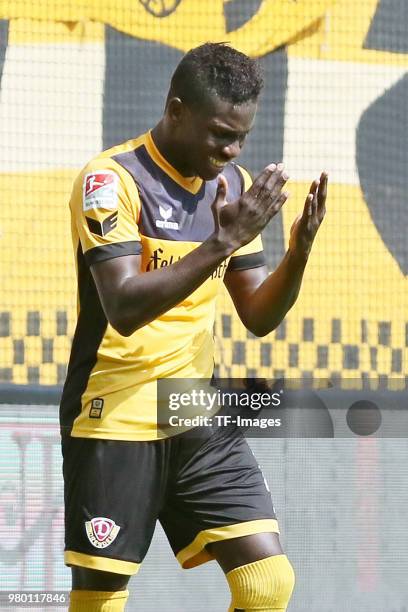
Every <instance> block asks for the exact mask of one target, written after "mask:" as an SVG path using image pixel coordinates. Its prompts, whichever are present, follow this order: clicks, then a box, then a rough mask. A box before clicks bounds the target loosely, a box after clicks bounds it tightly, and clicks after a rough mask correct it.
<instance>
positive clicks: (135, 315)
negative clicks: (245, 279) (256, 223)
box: [110, 237, 231, 336]
mask: <svg viewBox="0 0 408 612" xmlns="http://www.w3.org/2000/svg"><path fill="white" fill-rule="evenodd" d="M229 255H231V249H230V247H228V246H227V245H225V244H224V243H221V242H220V241H219V240H217V239H216V238H214V237H211V238H209V239H208V240H207V241H205V242H204V243H203V244H201V245H200V246H199V247H197V248H196V249H195V250H194V251H192V252H191V253H189V254H188V255H186V256H185V257H183V258H182V259H180V260H179V261H177V262H176V263H174V264H172V265H170V266H166V267H164V268H160V269H159V270H153V271H151V272H146V273H143V274H139V275H137V276H132V277H130V278H128V279H126V281H125V282H124V283H123V284H122V286H121V288H120V290H119V291H117V292H116V296H115V298H114V299H115V303H114V306H113V307H111V308H110V310H111V312H112V313H113V315H112V316H111V317H110V322H111V324H112V325H113V327H114V328H115V329H116V330H117V331H118V332H119V333H120V334H122V335H124V336H129V335H130V334H132V333H133V332H134V331H136V330H137V329H139V328H140V327H143V325H146V324H147V323H150V322H151V321H153V320H154V319H156V318H157V317H159V316H160V315H161V314H163V313H164V312H166V311H168V310H170V309H171V308H173V307H174V306H176V305H177V304H179V303H180V302H181V301H182V300H184V299H185V298H186V297H188V296H189V295H190V294H191V293H193V291H195V290H196V289H197V288H198V287H199V286H200V285H202V284H203V282H205V281H206V280H207V278H209V276H211V274H212V273H213V272H214V271H215V270H216V269H217V267H218V266H219V265H220V264H221V263H222V262H223V261H224V260H225V259H226V258H227V257H229Z"/></svg>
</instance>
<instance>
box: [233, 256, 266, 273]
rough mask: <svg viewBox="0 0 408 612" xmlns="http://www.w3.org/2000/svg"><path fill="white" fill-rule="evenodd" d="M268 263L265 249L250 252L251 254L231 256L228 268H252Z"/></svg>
mask: <svg viewBox="0 0 408 612" xmlns="http://www.w3.org/2000/svg"><path fill="white" fill-rule="evenodd" d="M265 265H266V259H265V254H264V252H263V251H259V253H250V254H249V255H237V257H231V259H230V261H229V264H228V270H229V271H231V270H250V269H251V268H260V267H261V266H265Z"/></svg>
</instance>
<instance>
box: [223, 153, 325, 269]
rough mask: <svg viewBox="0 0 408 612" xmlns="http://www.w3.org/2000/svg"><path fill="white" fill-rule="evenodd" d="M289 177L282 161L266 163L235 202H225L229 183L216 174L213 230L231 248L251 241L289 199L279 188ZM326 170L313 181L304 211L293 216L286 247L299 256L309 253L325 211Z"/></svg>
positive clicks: (233, 248)
mask: <svg viewBox="0 0 408 612" xmlns="http://www.w3.org/2000/svg"><path fill="white" fill-rule="evenodd" d="M288 178H289V176H288V174H287V173H286V172H285V170H284V166H283V164H281V163H279V164H277V165H276V164H269V165H268V166H267V167H266V168H265V169H264V170H263V171H262V172H261V173H260V174H259V175H258V176H257V178H256V179H255V181H254V182H253V184H252V185H251V187H250V188H249V189H248V190H247V191H246V192H245V193H244V194H243V195H242V196H241V197H240V198H239V199H238V200H236V201H235V202H232V203H227V202H226V196H227V189H228V184H227V181H226V179H225V177H223V176H222V175H221V176H220V177H219V182H218V189H217V195H216V198H215V200H214V203H213V214H214V218H215V233H216V235H217V237H218V239H219V240H221V241H222V242H225V243H226V244H228V245H229V246H230V248H231V249H232V250H233V251H234V250H236V249H238V248H240V247H241V246H243V245H245V244H247V243H248V242H250V241H251V240H252V239H253V238H255V236H257V235H258V234H259V233H260V232H261V231H262V230H263V229H264V228H265V227H266V225H267V224H268V223H269V221H270V220H271V219H272V218H273V217H274V216H275V215H276V214H277V213H278V212H279V210H280V209H281V207H282V206H283V204H284V203H285V202H286V200H287V199H288V196H289V194H288V192H287V191H282V189H283V187H284V185H285V183H286V181H287V180H288ZM327 180H328V177H327V173H326V172H322V173H321V175H320V178H319V179H316V180H314V181H313V182H312V184H311V186H310V189H309V193H308V195H307V197H306V200H305V205H304V208H303V212H302V213H301V214H300V215H299V216H298V217H297V218H296V219H295V221H294V223H293V225H292V228H291V231H290V240H289V250H290V252H292V253H293V254H294V255H296V256H299V257H307V256H308V255H309V253H310V250H311V247H312V244H313V240H314V238H315V236H316V233H317V230H318V229H319V227H320V224H321V223H322V221H323V219H324V216H325V213H326V196H327Z"/></svg>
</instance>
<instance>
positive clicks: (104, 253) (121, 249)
mask: <svg viewBox="0 0 408 612" xmlns="http://www.w3.org/2000/svg"><path fill="white" fill-rule="evenodd" d="M141 252H142V243H141V242H140V241H139V240H129V241H128V242H114V243H112V244H105V245H103V246H97V247H93V248H92V249H89V251H86V253H84V259H85V262H86V264H87V265H88V266H91V265H92V264H94V263H98V262H99V261H106V260H108V259H114V258H115V257H123V256H124V255H140V253H141Z"/></svg>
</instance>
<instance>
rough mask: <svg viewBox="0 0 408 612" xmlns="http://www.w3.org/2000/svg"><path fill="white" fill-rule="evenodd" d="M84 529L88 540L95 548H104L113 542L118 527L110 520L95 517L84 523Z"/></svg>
mask: <svg viewBox="0 0 408 612" xmlns="http://www.w3.org/2000/svg"><path fill="white" fill-rule="evenodd" d="M85 529H86V535H87V536H88V540H89V541H90V543H91V544H92V545H93V546H95V548H106V547H107V546H109V544H112V542H113V541H114V540H115V538H116V536H117V535H118V533H119V529H120V527H119V526H118V525H116V523H115V521H112V520H111V519H108V518H105V517H103V516H97V517H96V518H93V519H92V520H91V521H86V522H85Z"/></svg>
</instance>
